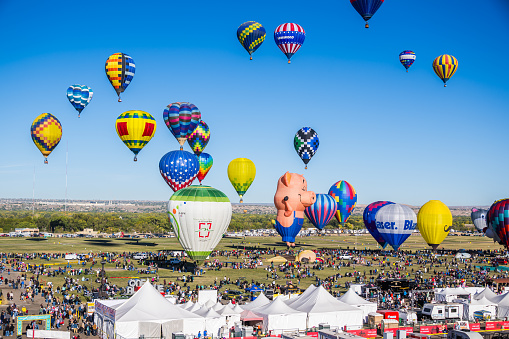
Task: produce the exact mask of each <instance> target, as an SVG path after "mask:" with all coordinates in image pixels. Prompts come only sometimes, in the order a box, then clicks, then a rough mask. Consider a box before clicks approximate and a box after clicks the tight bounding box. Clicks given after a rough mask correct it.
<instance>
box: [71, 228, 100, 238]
mask: <svg viewBox="0 0 509 339" xmlns="http://www.w3.org/2000/svg"><path fill="white" fill-rule="evenodd" d="M97 233H98V232H97V231H94V229H93V228H85V229H83V231H79V232H76V235H82V236H85V237H86V236H89V237H97Z"/></svg>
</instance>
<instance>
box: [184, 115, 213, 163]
mask: <svg viewBox="0 0 509 339" xmlns="http://www.w3.org/2000/svg"><path fill="white" fill-rule="evenodd" d="M209 140H210V128H209V126H208V125H207V124H206V123H205V121H203V120H202V121H200V123H199V124H198V126H196V128H195V129H194V131H193V132H192V133H191V134H189V136H188V137H187V142H188V143H189V146H190V147H191V149H192V150H193V152H194V154H196V155H200V154H201V152H203V150H204V149H205V146H207V144H208V143H209Z"/></svg>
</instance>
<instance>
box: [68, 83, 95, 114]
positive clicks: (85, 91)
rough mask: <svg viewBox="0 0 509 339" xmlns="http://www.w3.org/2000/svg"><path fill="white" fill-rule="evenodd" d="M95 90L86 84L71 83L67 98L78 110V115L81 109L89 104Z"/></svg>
mask: <svg viewBox="0 0 509 339" xmlns="http://www.w3.org/2000/svg"><path fill="white" fill-rule="evenodd" d="M93 95H94V92H93V91H92V89H91V88H90V87H88V86H85V85H83V86H82V85H71V86H69V88H68V89H67V99H68V100H69V102H70V103H71V105H73V107H74V109H76V110H77V111H78V117H79V116H80V114H81V111H83V109H84V108H85V107H86V106H87V105H88V103H89V102H90V100H92V96H93Z"/></svg>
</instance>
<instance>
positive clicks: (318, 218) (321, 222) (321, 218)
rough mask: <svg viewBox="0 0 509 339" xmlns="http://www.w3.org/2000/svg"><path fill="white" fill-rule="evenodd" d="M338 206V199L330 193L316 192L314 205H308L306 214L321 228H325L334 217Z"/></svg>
mask: <svg viewBox="0 0 509 339" xmlns="http://www.w3.org/2000/svg"><path fill="white" fill-rule="evenodd" d="M337 210H338V206H337V204H336V200H334V198H333V197H331V196H330V195H328V194H316V201H315V203H314V204H313V205H311V206H308V207H306V209H305V210H304V214H306V217H308V219H309V221H310V222H311V223H312V224H313V225H314V226H315V227H316V228H318V229H319V230H321V229H323V228H324V227H325V226H327V224H328V223H329V222H330V221H331V220H332V218H334V215H336V211H337Z"/></svg>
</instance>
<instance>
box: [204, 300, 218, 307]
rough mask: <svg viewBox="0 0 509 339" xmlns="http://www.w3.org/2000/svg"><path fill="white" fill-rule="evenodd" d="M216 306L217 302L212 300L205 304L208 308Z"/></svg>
mask: <svg viewBox="0 0 509 339" xmlns="http://www.w3.org/2000/svg"><path fill="white" fill-rule="evenodd" d="M215 304H217V302H215V301H213V300H212V299H209V300H208V301H207V302H206V303H205V306H207V307H208V308H211V307H212V306H214V305H215Z"/></svg>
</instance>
